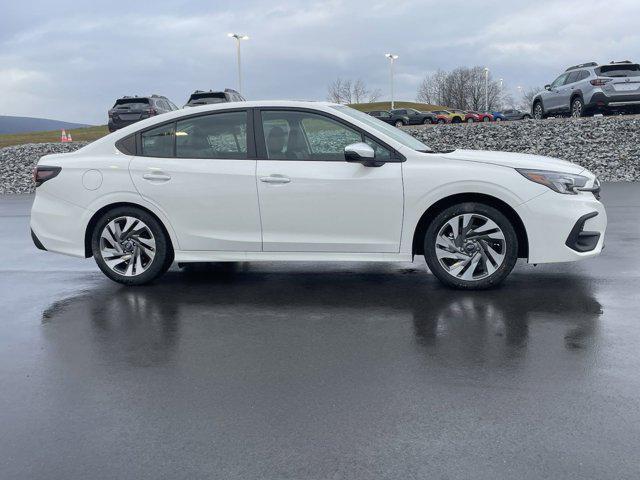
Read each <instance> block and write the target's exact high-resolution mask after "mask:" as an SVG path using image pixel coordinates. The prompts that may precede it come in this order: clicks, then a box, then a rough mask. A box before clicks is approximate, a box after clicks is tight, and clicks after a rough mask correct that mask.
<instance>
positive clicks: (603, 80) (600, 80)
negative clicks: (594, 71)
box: [589, 78, 611, 87]
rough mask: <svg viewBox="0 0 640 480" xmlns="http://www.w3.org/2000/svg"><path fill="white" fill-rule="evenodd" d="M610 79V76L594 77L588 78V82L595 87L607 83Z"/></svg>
mask: <svg viewBox="0 0 640 480" xmlns="http://www.w3.org/2000/svg"><path fill="white" fill-rule="evenodd" d="M610 81H611V79H610V78H595V79H593V80H589V83H591V85H594V86H596V87H601V86H602V85H604V84H606V83H609V82H610Z"/></svg>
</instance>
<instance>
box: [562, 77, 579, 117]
mask: <svg viewBox="0 0 640 480" xmlns="http://www.w3.org/2000/svg"><path fill="white" fill-rule="evenodd" d="M579 73H580V72H578V71H573V72H570V73H569V75H567V76H566V77H565V79H564V83H563V84H562V85H561V86H559V87H558V110H559V111H560V110H561V111H565V110H566V111H569V110H570V105H569V103H570V102H571V94H572V93H573V89H574V88H575V85H576V82H577V81H578V76H579Z"/></svg>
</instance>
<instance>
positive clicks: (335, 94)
mask: <svg viewBox="0 0 640 480" xmlns="http://www.w3.org/2000/svg"><path fill="white" fill-rule="evenodd" d="M327 100H328V101H329V102H334V103H344V102H343V101H342V79H341V78H340V77H338V78H336V79H335V80H334V81H333V82H331V83H330V84H329V86H328V87H327Z"/></svg>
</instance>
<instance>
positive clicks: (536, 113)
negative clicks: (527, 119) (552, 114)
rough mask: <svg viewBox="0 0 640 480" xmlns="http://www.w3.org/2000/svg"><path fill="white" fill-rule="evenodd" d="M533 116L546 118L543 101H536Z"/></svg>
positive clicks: (538, 118) (537, 118)
mask: <svg viewBox="0 0 640 480" xmlns="http://www.w3.org/2000/svg"><path fill="white" fill-rule="evenodd" d="M533 118H535V119H536V120H542V119H543V118H544V110H543V108H542V103H540V102H536V104H535V106H534V107H533Z"/></svg>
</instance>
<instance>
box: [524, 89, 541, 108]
mask: <svg viewBox="0 0 640 480" xmlns="http://www.w3.org/2000/svg"><path fill="white" fill-rule="evenodd" d="M540 90H542V88H540V87H530V88H528V89H527V90H524V91H523V92H522V98H521V103H522V108H523V109H524V110H531V104H532V103H533V97H535V96H536V95H537V94H538V92H540Z"/></svg>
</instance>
